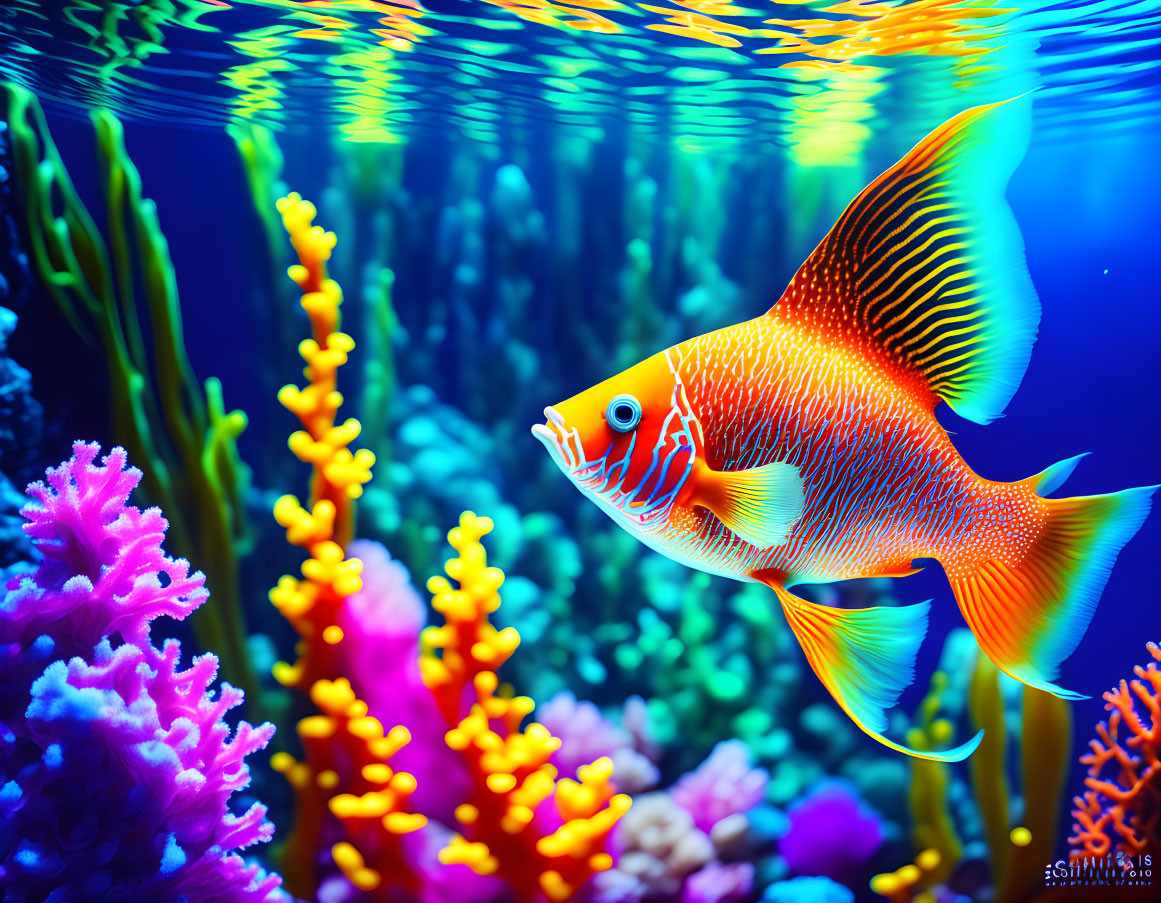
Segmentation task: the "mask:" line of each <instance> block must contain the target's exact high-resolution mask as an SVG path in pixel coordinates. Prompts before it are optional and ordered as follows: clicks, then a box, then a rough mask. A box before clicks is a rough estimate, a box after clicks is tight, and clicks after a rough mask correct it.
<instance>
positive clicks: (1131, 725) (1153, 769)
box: [1068, 643, 1161, 860]
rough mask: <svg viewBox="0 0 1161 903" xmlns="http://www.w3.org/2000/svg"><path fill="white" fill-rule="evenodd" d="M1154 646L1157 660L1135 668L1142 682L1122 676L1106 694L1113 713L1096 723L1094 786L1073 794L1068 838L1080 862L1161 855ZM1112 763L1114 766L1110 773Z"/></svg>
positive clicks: (1089, 782)
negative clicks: (1123, 732) (1107, 771)
mask: <svg viewBox="0 0 1161 903" xmlns="http://www.w3.org/2000/svg"><path fill="white" fill-rule="evenodd" d="M1148 649H1149V654H1150V655H1152V656H1153V658H1154V659H1156V661H1152V662H1149V665H1148V667H1144V668H1143V667H1141V666H1140V665H1137V666H1135V667H1134V668H1133V673H1134V674H1136V675H1137V679H1136V680H1134V681H1130V682H1126V681H1123V680H1122V681H1121V683H1120V686H1118V687H1117V688H1116V689H1113V690H1109V691H1108V692H1106V693H1105V694H1104V700H1105V709H1106V710H1107V711H1109V712H1110V713H1111V714H1110V715H1109V719H1108V721H1102V722H1101V723H1100V724H1098V725H1097V726H1096V732H1097V737H1098V739H1096V740H1090V741H1089V752H1087V753H1085V754H1084V755H1083V756H1081V757H1080V761H1081V764H1083V765H1087V766H1088V774H1087V776H1086V777H1085V779H1084V783H1085V786H1086V787H1087V788H1088V790H1086V791H1085V792H1084V794H1083V796H1078V797H1074V798H1073V805H1075V806H1076V808H1075V809H1074V810H1073V812H1072V815H1073V818H1074V819H1076V821H1075V823H1074V824H1073V834H1072V836H1071V837H1069V838H1068V842H1069V843H1070V844H1071V845H1072V846H1073V847H1076V849H1075V850H1073V852H1072V858H1073V859H1074V860H1076V859H1089V858H1096V859H1100V858H1104V857H1105V856H1108V855H1109V854H1110V853H1117V854H1120V855H1123V856H1128V857H1133V856H1139V855H1141V854H1144V853H1150V854H1152V855H1154V856H1157V855H1161V758H1159V757H1161V671H1159V670H1158V668H1157V662H1158V661H1161V648H1159V647H1158V646H1157V644H1156V643H1149V644H1148ZM1138 705H1139V706H1140V709H1141V710H1142V711H1138ZM1146 717H1147V718H1148V724H1146V722H1145V718H1146ZM1122 726H1124V727H1125V728H1126V729H1127V733H1126V735H1125V736H1124V737H1122V736H1121V727H1122ZM1106 765H1111V766H1113V767H1112V768H1111V773H1110V775H1109V777H1105V776H1104V774H1105V766H1106ZM1110 777H1111V779H1110Z"/></svg>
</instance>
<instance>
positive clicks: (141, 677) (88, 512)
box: [0, 443, 280, 903]
mask: <svg viewBox="0 0 1161 903" xmlns="http://www.w3.org/2000/svg"><path fill="white" fill-rule="evenodd" d="M99 451H100V449H99V447H98V446H96V445H95V444H93V445H90V444H85V443H77V444H76V445H74V457H73V458H72V459H71V460H70V461H68V462H66V463H65V464H62V465H61V466H60V467H57V468H54V469H52V470H50V471H49V472H48V484H47V485H46V484H42V483H34V484H33V485H32V486H30V487H29V495H30V496H31V497H32V498H33V502H32V503H31V504H29V505H27V506H26V507H25V509H24V514H25V516H26V517H27V518H28V520H29V523H28V524H27V525H26V526H25V531H26V532H27V533H28V535H29V536H30V537H31V538H32V539H33V540H34V542H35V544H36V546H37V548H38V549H39V551H40V553H41V555H42V556H43V557H42V559H41V561H40V564H39V567H38V568H37V569H36V570H35V572H33V573H32V574H30V575H25V576H23V577H19V578H15V579H13V580H12V581H10V583H9V591H8V592H7V594H6V595H5V597H4V599H3V603H2V604H0V650H2V651H3V655H0V700H2V702H0V716H2V720H3V723H2V724H0V738H2V740H3V744H4V749H3V752H4V755H3V756H0V787H2V790H0V851H2V852H0V876H3V881H4V885H5V890H6V891H7V892H8V893H9V894H10V895H11V897H12V899H14V900H16V899H22V900H24V899H27V900H33V899H38V900H40V899H61V900H64V899H78V900H80V899H83V900H97V899H150V900H153V899H157V900H163V899H164V900H170V899H172V900H177V899H184V900H187V901H190V903H227V901H230V903H232V901H239V903H240V901H246V903H259V901H264V900H267V899H269V897H270V895H271V894H272V893H273V892H274V890H275V889H276V888H277V886H278V884H279V882H280V879H279V878H278V877H277V876H267V875H266V874H265V873H263V872H262V871H261V869H259V868H258V867H256V866H248V865H246V864H245V863H244V862H243V861H242V859H241V858H240V857H239V856H237V855H236V854H234V853H233V852H232V851H234V850H238V849H242V848H245V847H248V846H250V845H251V844H255V843H260V842H264V841H267V840H269V839H270V837H271V835H272V833H273V826H272V825H271V824H270V823H269V822H267V821H266V820H265V813H266V810H265V807H263V806H261V805H257V804H255V805H253V806H251V807H250V808H249V809H248V810H247V811H246V812H244V813H242V814H241V815H235V814H234V813H233V812H231V810H230V805H229V801H230V797H231V795H232V794H233V793H234V791H236V790H240V789H242V788H244V787H245V786H247V784H248V783H249V772H248V769H247V767H246V765H245V758H246V756H247V755H249V754H250V753H252V752H254V751H255V750H258V749H261V748H262V747H263V746H265V745H266V743H267V741H268V740H269V739H270V736H271V735H272V734H273V733H274V728H273V727H272V726H271V725H269V724H267V725H262V726H261V727H257V728H255V727H251V726H250V725H248V724H246V723H245V722H242V723H240V724H239V725H238V727H237V729H236V730H235V731H234V732H233V736H232V737H231V732H230V728H229V727H228V725H227V724H226V722H225V718H224V716H225V714H226V713H227V712H228V711H229V710H230V709H232V708H234V707H235V706H237V705H238V704H239V703H240V702H241V700H242V693H241V691H239V690H236V689H234V688H232V687H230V686H229V685H225V684H223V686H222V689H221V692H220V693H219V694H218V696H217V698H214V696H213V694H212V693H211V692H210V691H209V686H210V684H211V682H212V681H213V679H214V676H215V674H216V672H217V660H216V659H215V658H214V656H212V655H204V656H201V657H199V658H197V659H195V660H194V662H193V664H192V665H191V666H190V667H189V668H187V669H186V670H184V671H181V670H178V659H179V657H180V646H179V644H178V643H177V641H176V640H169V641H167V642H166V643H165V645H164V646H163V648H161V649H158V648H156V647H155V646H154V645H153V644H152V642H151V640H150V638H149V624H150V622H151V621H152V620H153V619H154V618H156V617H158V616H160V615H170V616H172V617H178V618H181V617H185V616H186V615H187V614H189V612H190V611H192V610H193V609H194V608H196V607H197V606H198V605H200V604H201V603H202V602H203V601H204V600H205V598H206V592H205V590H204V589H203V588H202V575H201V574H200V573H195V574H192V575H191V574H190V573H189V567H188V565H187V564H186V562H184V561H180V560H177V561H175V560H173V559H170V558H168V557H167V556H166V555H165V553H164V552H163V551H162V548H161V543H162V540H163V539H164V536H165V529H166V522H165V519H164V518H162V517H161V514H160V512H159V511H157V509H149V510H147V511H144V512H143V511H139V510H138V509H136V508H133V507H131V506H129V505H128V504H127V502H128V498H129V493H130V492H131V491H132V490H133V488H134V487H135V486H136V485H137V482H138V481H139V480H140V479H141V473H140V471H137V470H134V469H132V468H127V467H126V466H125V453H124V451H122V450H121V449H114V450H113V451H112V452H110V453H109V455H108V456H107V457H106V458H105V459H104V461H103V462H102V464H100V465H98V464H95V463H94V461H95V459H96V456H97V454H98V453H99ZM54 659H55V660H54ZM46 665H47V667H46ZM5 899H7V897H6V898H5Z"/></svg>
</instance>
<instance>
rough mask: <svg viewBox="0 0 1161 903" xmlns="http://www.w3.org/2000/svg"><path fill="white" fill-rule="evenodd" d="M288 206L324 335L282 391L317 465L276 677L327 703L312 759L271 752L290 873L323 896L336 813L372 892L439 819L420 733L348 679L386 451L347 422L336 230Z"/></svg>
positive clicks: (285, 514) (314, 731)
mask: <svg viewBox="0 0 1161 903" xmlns="http://www.w3.org/2000/svg"><path fill="white" fill-rule="evenodd" d="M278 212H279V213H280V214H281V215H282V221H283V224H284V225H285V226H286V230H287V232H288V233H289V235H290V240H291V244H293V246H294V249H295V251H296V252H297V253H298V256H299V261H300V262H299V263H298V264H297V265H295V266H293V267H291V268H290V271H289V273H290V276H291V278H292V279H294V281H295V282H296V283H297V284H298V286H299V288H301V289H302V291H303V297H302V306H303V309H304V310H306V312H307V315H308V316H309V317H310V322H311V328H312V332H313V335H312V337H311V338H309V339H306V340H304V341H303V342H301V343H300V344H299V353H300V354H301V355H302V358H303V360H304V361H305V362H306V368H305V369H304V370H303V373H304V375H305V376H306V378H307V380H308V383H307V385H306V386H305V387H304V388H301V389H300V388H298V387H296V386H293V385H288V386H284V387H283V388H282V390H281V391H280V392H279V393H278V400H279V401H280V402H281V403H282V404H283V406H284V407H286V408H287V410H289V411H290V412H291V413H293V414H294V415H295V416H297V417H298V419H299V421H300V422H301V423H302V425H303V429H301V430H298V431H296V432H294V433H293V434H291V436H290V440H289V442H288V445H289V447H290V450H291V451H292V452H293V453H294V454H295V456H296V457H298V458H299V460H301V461H303V462H304V463H307V464H310V465H311V468H312V473H313V476H312V479H311V492H310V505H309V508H307V507H305V506H303V505H302V503H301V502H299V500H298V499H297V498H295V497H294V496H293V495H284V496H282V497H281V498H280V499H279V500H278V501H277V502H276V503H275V505H274V519H275V520H276V521H277V522H278V524H279V525H280V526H282V527H283V528H284V529H285V530H286V539H287V541H288V542H290V543H291V544H293V545H296V546H301V547H302V548H305V549H306V550H307V552H308V553H309V557H308V558H307V559H306V561H304V562H303V564H302V579H298V578H295V577H291V576H289V575H287V576H284V577H282V578H281V579H280V580H279V581H278V585H277V586H275V587H274V589H272V590H271V591H270V601H271V602H272V603H273V604H274V606H275V607H276V608H277V609H278V610H279V612H280V613H281V614H282V615H283V616H284V617H285V618H286V619H287V620H288V621H290V623H291V624H292V625H293V627H294V629H295V630H296V631H297V632H298V634H299V636H300V637H301V638H302V639H301V641H300V642H299V644H298V647H297V652H298V660H297V661H296V662H295V663H294V664H293V665H291V664H288V663H286V662H279V663H278V664H277V665H276V666H275V668H274V677H275V678H276V679H277V680H278V681H279V682H280V683H282V684H284V685H286V686H294V687H298V688H300V689H303V690H306V691H308V692H309V694H310V698H311V701H312V702H313V703H314V704H315V706H317V708H318V714H316V715H310V716H308V717H306V718H303V719H302V720H301V721H299V723H298V735H299V737H300V739H301V740H302V745H303V761H302V762H299V761H297V760H295V759H294V758H293V757H292V756H290V755H289V754H288V753H285V752H280V753H277V754H276V755H275V756H274V757H273V758H272V759H271V764H272V766H273V767H274V768H275V770H277V771H280V772H281V773H282V774H284V775H285V776H286V777H287V779H288V781H289V782H290V784H291V786H292V787H293V788H294V790H295V825H294V830H293V831H292V832H291V835H290V838H289V839H288V841H287V844H286V854H285V856H284V864H283V872H284V875H285V877H286V884H287V887H288V888H289V889H290V890H291V891H292V892H294V893H295V894H297V895H299V896H313V892H314V885H315V880H314V873H313V865H314V860H315V855H316V851H317V848H318V845H319V842H320V838H321V828H322V825H323V821H324V819H325V817H326V814H327V812H328V810H329V812H330V814H331V815H332V816H333V817H334V818H335V819H336V820H337V821H338V822H339V824H340V825H341V826H342V827H343V830H344V832H345V834H346V837H347V839H346V840H344V841H341V842H339V843H337V844H335V845H334V846H333V847H332V850H331V853H332V855H333V857H334V860H335V863H336V864H337V865H338V866H339V868H340V869H341V870H342V872H343V874H344V875H345V876H346V877H347V878H348V880H350V881H351V883H352V884H354V885H355V887H357V888H359V889H360V890H362V891H365V892H372V891H375V890H377V889H379V888H380V887H383V888H384V889H389V886H388V884H385V882H384V876H388V875H389V876H390V879H391V880H390V882H389V885H390V886H395V887H399V886H402V887H407V886H408V885H409V883H413V882H414V880H415V879H414V875H413V873H412V871H411V869H410V868H409V866H408V863H407V860H406V857H405V856H404V854H403V850H402V847H401V845H400V843H399V838H400V837H402V836H403V835H406V834H410V833H412V832H414V831H417V830H419V829H420V828H422V827H423V826H424V825H425V824H426V823H427V819H426V818H425V817H424V816H422V815H419V814H417V813H414V812H412V811H411V810H410V808H409V806H408V798H409V797H410V796H411V794H412V793H413V792H414V790H415V778H414V777H413V776H412V775H410V774H407V773H406V772H396V771H393V770H392V769H391V767H390V766H389V765H388V764H387V760H388V759H390V758H391V756H393V755H394V754H395V753H396V752H397V751H398V750H399V748H400V747H402V746H403V745H405V744H406V743H408V742H409V741H410V739H411V737H410V734H409V733H408V732H407V730H406V728H403V727H394V728H392V729H391V730H390V731H388V732H386V733H384V730H383V725H382V724H380V723H379V721H378V720H377V719H375V718H373V717H371V716H370V715H369V714H368V712H367V705H366V703H364V702H363V701H362V700H360V699H359V698H358V697H357V696H356V694H355V692H354V690H353V689H352V688H351V685H350V682H349V681H348V680H347V679H346V678H344V677H342V676H341V662H340V659H339V656H338V651H337V647H338V646H339V645H340V644H341V643H342V642H343V639H344V636H343V630H342V627H340V626H339V623H338V622H339V616H340V614H341V612H342V608H343V606H344V605H345V604H346V600H347V598H348V597H350V596H351V595H353V594H354V593H356V592H358V591H359V590H360V589H362V586H363V581H362V576H361V575H362V569H363V565H362V562H360V561H359V560H358V559H355V558H347V557H346V547H347V544H348V543H349V541H350V539H351V531H352V529H353V523H354V511H353V501H354V500H355V499H356V498H358V497H359V496H360V495H361V494H362V491H363V485H364V484H365V483H366V482H368V481H369V480H370V479H371V466H372V465H373V464H374V462H375V456H374V455H373V454H372V453H371V452H369V451H367V450H365V449H359V450H357V451H352V450H351V449H350V447H349V446H350V444H351V443H352V442H354V441H355V439H357V438H358V436H359V430H360V426H359V422H358V421H357V420H355V419H354V418H349V419H347V420H345V421H343V422H342V423H339V424H336V422H335V419H336V415H337V413H338V410H339V408H340V407H341V406H342V403H343V397H342V395H341V394H340V393H339V391H338V389H337V378H338V370H339V368H340V367H342V366H343V365H344V364H345V363H346V362H347V357H348V355H349V353H350V352H351V350H352V349H354V347H355V342H354V340H353V339H352V338H351V337H350V336H348V335H346V334H345V333H342V332H338V327H339V320H340V318H339V305H340V304H341V303H342V290H341V289H340V288H339V285H338V283H336V282H335V281H334V280H332V279H329V278H328V277H327V274H326V262H327V260H328V259H329V258H330V255H331V251H332V250H333V249H334V247H335V236H334V233H331V232H326V231H324V230H323V229H322V228H321V227H319V226H316V225H314V216H315V208H314V205H313V204H311V203H310V202H309V201H304V200H303V199H302V198H301V197H299V195H297V194H291V195H289V196H287V197H285V198H282V199H281V200H280V201H279V202H278Z"/></svg>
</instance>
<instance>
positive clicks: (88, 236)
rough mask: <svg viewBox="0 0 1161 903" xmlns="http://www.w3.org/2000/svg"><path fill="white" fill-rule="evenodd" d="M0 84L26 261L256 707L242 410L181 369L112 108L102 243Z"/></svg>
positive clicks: (26, 95)
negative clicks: (82, 342) (103, 374)
mask: <svg viewBox="0 0 1161 903" xmlns="http://www.w3.org/2000/svg"><path fill="white" fill-rule="evenodd" d="M4 88H5V91H4V94H5V98H6V101H7V119H8V123H9V127H10V131H11V136H12V150H13V157H14V161H15V166H16V172H17V179H16V184H17V188H18V192H19V196H20V199H21V202H22V206H23V215H24V225H25V227H26V229H27V232H28V238H29V248H30V251H31V255H30V257H31V262H32V265H33V267H34V269H35V271H36V272H37V273H38V274H39V276H40V279H41V281H42V283H43V285H44V287H45V289H46V290H47V291H48V293H49V294H50V295H51V296H52V298H53V300H54V301H55V302H56V304H57V305H58V307H59V308H60V311H61V313H62V314H63V316H64V317H65V319H66V320H67V321H68V323H69V324H70V325H71V326H72V327H73V329H75V330H76V331H77V332H78V333H79V334H80V335H81V336H82V337H84V338H85V339H86V340H87V341H89V342H90V343H92V342H93V339H94V338H95V339H96V340H97V342H98V343H99V347H100V350H101V352H102V353H103V354H104V358H105V361H106V364H107V366H108V372H109V386H110V393H111V399H110V407H111V411H112V433H113V438H114V441H116V442H117V443H118V444H120V445H123V446H124V447H125V448H126V449H127V450H128V452H129V455H130V458H131V459H132V460H133V461H134V462H135V463H136V464H137V466H139V467H140V468H141V470H142V471H143V473H144V478H143V479H142V482H141V491H142V492H143V494H144V495H145V497H146V499H147V500H148V501H149V502H150V503H151V504H155V505H158V506H159V507H160V508H161V509H162V510H163V511H165V512H166V513H167V514H168V515H169V517H170V529H169V538H168V543H169V545H170V548H171V549H172V551H173V552H175V553H176V554H178V555H181V556H182V557H185V558H188V559H189V560H190V561H196V562H198V564H199V566H200V567H201V568H202V569H203V570H204V571H205V574H206V582H207V585H208V586H209V587H211V589H212V591H213V592H212V596H211V599H210V601H209V602H208V603H207V604H206V605H204V606H202V607H201V608H200V609H199V610H198V612H197V613H196V614H195V615H194V616H193V618H192V622H193V628H194V633H195V636H196V639H197V641H198V643H199V644H200V645H201V646H202V648H203V649H213V650H214V651H215V652H217V653H218V655H219V656H220V658H221V662H222V670H223V674H224V675H225V676H226V677H228V679H229V680H231V681H232V682H234V683H236V684H238V685H239V686H241V687H243V688H244V689H245V690H246V694H247V701H248V704H249V705H250V706H251V708H254V707H255V706H256V705H257V704H258V703H257V701H258V683H257V681H256V680H255V677H254V674H253V671H252V669H251V667H250V664H249V656H248V653H247V647H246V631H245V626H244V624H243V619H242V606H241V600H240V598H239V595H240V592H239V585H238V558H239V556H240V555H242V554H244V553H245V552H246V551H247V550H248V548H249V545H250V534H249V529H248V525H247V522H246V517H245V512H244V498H245V493H246V488H247V486H248V483H249V470H248V468H247V467H246V466H245V464H244V463H243V462H242V461H241V459H240V458H239V457H238V451H237V438H238V436H239V435H240V434H241V432H242V431H243V430H244V429H245V427H246V415H245V414H244V413H243V412H242V411H227V410H226V407H225V403H224V399H223V396H222V387H221V383H220V382H219V381H218V380H216V379H208V380H206V381H205V383H204V384H202V383H199V382H198V381H197V378H196V377H195V375H194V373H193V369H192V367H191V366H190V363H189V359H188V356H187V354H186V349H185V341H184V337H183V331H182V318H181V307H180V303H179V300H178V295H177V286H176V282H175V278H174V270H173V262H172V260H171V259H170V255H169V248H168V245H167V243H166V240H165V236H164V235H163V234H162V232H161V227H160V225H159V223H158V218H157V208H156V206H155V205H154V203H153V202H152V201H151V200H149V199H148V198H146V197H144V196H143V195H142V188H141V178H140V175H139V174H138V171H137V168H136V167H135V166H134V164H133V161H132V160H131V159H130V158H129V155H128V154H127V153H126V150H125V145H124V140H123V136H122V129H121V123H120V122H119V121H118V120H117V118H116V117H115V116H113V115H112V114H111V113H109V112H108V111H105V110H97V111H95V112H93V113H92V121H93V127H94V130H95V132H96V139H97V160H98V165H99V175H100V184H101V189H102V194H103V198H104V202H105V208H106V213H107V234H108V241H107V242H106V240H105V238H104V236H103V235H102V233H101V231H100V229H99V228H98V227H97V225H96V223H95V221H94V219H93V217H92V215H91V214H90V213H89V210H88V208H87V207H86V206H85V204H84V202H83V201H82V200H81V199H80V196H79V195H78V194H77V192H76V190H75V188H74V187H73V184H72V180H71V178H70V176H69V173H68V170H67V168H66V167H65V164H64V162H63V161H62V159H61V157H60V154H59V152H58V151H57V148H56V145H55V143H54V142H53V139H52V135H51V134H50V132H49V129H48V124H47V122H46V121H45V118H44V113H43V111H42V110H41V108H40V104H39V102H38V101H37V99H36V97H35V96H34V95H33V94H32V93H31V92H29V91H28V90H26V89H24V88H22V87H19V86H17V85H13V84H6V85H5V86H4ZM146 329H148V330H149V332H150V341H149V342H148V348H149V349H150V351H149V352H147V350H146V349H147V342H146V340H145V338H144V332H145V330H146Z"/></svg>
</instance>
